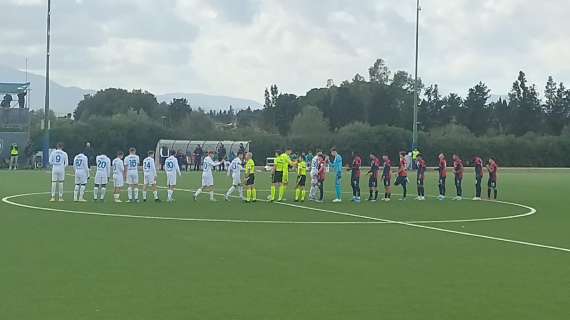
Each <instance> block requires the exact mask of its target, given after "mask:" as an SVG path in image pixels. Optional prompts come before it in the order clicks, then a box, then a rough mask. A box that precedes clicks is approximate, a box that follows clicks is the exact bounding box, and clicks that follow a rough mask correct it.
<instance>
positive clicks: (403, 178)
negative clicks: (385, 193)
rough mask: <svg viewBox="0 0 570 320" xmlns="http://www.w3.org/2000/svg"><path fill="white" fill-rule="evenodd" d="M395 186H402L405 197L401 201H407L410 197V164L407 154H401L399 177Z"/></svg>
mask: <svg viewBox="0 0 570 320" xmlns="http://www.w3.org/2000/svg"><path fill="white" fill-rule="evenodd" d="M394 185H395V186H399V185H401V186H402V191H403V196H402V198H401V199H400V200H406V197H407V196H408V163H407V162H406V153H405V152H403V151H402V152H400V165H399V166H398V177H397V178H396V182H395V183H394Z"/></svg>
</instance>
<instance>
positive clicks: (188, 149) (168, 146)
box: [155, 140, 250, 163]
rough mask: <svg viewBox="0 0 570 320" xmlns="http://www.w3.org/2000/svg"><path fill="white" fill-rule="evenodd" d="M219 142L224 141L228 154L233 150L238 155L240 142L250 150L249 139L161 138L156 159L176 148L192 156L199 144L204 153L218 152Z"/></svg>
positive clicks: (157, 146)
mask: <svg viewBox="0 0 570 320" xmlns="http://www.w3.org/2000/svg"><path fill="white" fill-rule="evenodd" d="M219 143H222V144H223V145H224V147H225V148H226V155H227V156H229V155H230V154H231V153H232V152H233V154H235V155H237V153H238V151H239V148H240V144H243V146H244V148H245V151H246V152H249V144H250V142H249V141H203V140H159V141H158V143H157V144H156V152H155V155H156V156H155V157H156V161H157V163H158V161H159V160H160V158H161V157H163V158H165V157H168V154H169V153H170V150H175V151H177V152H181V153H182V154H185V155H188V156H190V155H192V154H193V153H194V150H195V149H196V147H197V146H198V145H201V146H202V150H204V153H207V152H208V151H214V152H216V149H217V147H218V144H219Z"/></svg>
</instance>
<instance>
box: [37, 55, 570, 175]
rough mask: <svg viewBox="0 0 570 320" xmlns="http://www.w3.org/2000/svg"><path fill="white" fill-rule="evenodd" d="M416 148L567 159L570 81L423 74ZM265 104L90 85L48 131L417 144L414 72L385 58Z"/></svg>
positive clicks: (272, 95)
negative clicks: (463, 89) (501, 93)
mask: <svg viewBox="0 0 570 320" xmlns="http://www.w3.org/2000/svg"><path fill="white" fill-rule="evenodd" d="M418 84H419V89H420V92H421V96H420V100H419V101H420V102H419V119H420V123H419V128H420V136H419V142H420V149H421V150H422V151H423V152H424V154H426V157H427V159H428V160H430V159H431V158H433V160H434V161H435V155H436V154H437V153H439V152H441V151H443V152H448V153H452V152H459V153H460V154H462V155H463V156H464V157H465V158H466V159H469V157H471V156H474V155H479V156H483V157H487V156H494V157H497V159H498V160H499V163H500V164H502V165H508V166H569V165H570V157H568V156H567V155H568V154H570V142H569V141H570V139H569V137H570V90H568V89H566V87H565V86H564V84H563V83H556V82H555V81H554V79H553V78H552V77H549V78H548V80H547V82H546V85H545V88H544V99H540V96H539V90H538V89H537V87H536V85H534V84H529V83H528V81H527V79H526V75H525V74H524V72H522V71H521V72H520V73H519V74H518V76H517V78H516V79H515V81H514V82H513V85H512V87H511V90H510V92H509V93H508V97H507V98H505V99H503V98H499V99H496V100H491V90H490V89H489V88H488V87H487V85H486V84H484V83H483V82H479V83H477V84H475V86H474V87H473V88H470V89H469V90H468V92H467V94H466V96H465V97H464V98H463V97H461V96H460V95H459V94H456V93H450V94H448V95H445V96H444V95H442V94H441V93H440V89H439V86H438V85H437V84H430V85H427V86H426V85H424V84H423V83H422V82H421V80H420V81H419V82H418ZM264 98H265V99H264V100H265V101H264V107H263V109H261V110H253V109H251V108H247V109H245V110H240V111H236V110H235V109H234V108H233V107H231V106H230V107H229V108H228V109H226V110H220V111H209V112H206V111H204V110H202V109H201V108H199V107H198V108H196V107H193V106H191V102H190V101H187V100H186V99H174V100H172V101H171V102H169V103H158V101H157V100H156V97H155V96H154V95H153V94H151V93H149V92H145V91H141V90H133V91H127V90H124V89H115V88H110V89H105V90H101V91H99V92H97V93H96V94H93V95H87V96H85V98H84V99H83V100H82V101H81V102H80V103H79V104H78V106H77V108H76V110H75V112H74V114H73V117H66V118H62V119H57V118H55V117H54V116H53V115H52V118H53V119H52V129H51V136H52V141H63V142H65V143H66V145H67V148H68V150H70V152H71V153H75V152H79V151H81V149H82V147H83V145H84V142H85V141H91V142H92V143H93V145H94V146H95V147H96V148H97V150H98V151H102V152H105V153H108V154H110V155H112V154H114V152H115V151H116V150H119V149H120V150H126V149H127V148H128V147H130V146H136V147H137V148H138V149H139V150H143V151H146V150H151V149H154V147H155V145H156V143H157V141H158V140H159V139H180V140H182V139H192V140H236V139H237V140H250V141H251V142H252V144H251V146H252V149H253V151H254V152H255V159H256V161H257V162H258V163H259V162H263V161H264V159H265V157H266V156H269V155H271V154H272V153H273V151H274V150H275V149H276V148H283V147H284V146H285V145H290V146H292V147H293V148H295V149H296V150H299V151H301V150H315V149H319V148H323V149H324V148H328V147H331V146H336V147H337V148H338V149H339V150H340V151H341V153H344V155H345V158H346V159H348V158H347V156H349V154H350V152H351V151H358V152H360V153H361V154H362V155H364V156H366V155H367V154H368V153H376V154H382V153H385V154H389V155H392V156H394V157H395V156H396V155H397V154H398V152H399V151H401V150H407V149H409V148H410V144H411V126H412V114H413V100H414V80H413V78H412V77H411V76H410V75H409V74H408V73H406V72H405V71H396V72H394V73H392V72H391V71H390V69H389V68H388V66H387V65H386V63H385V62H384V60H382V59H378V60H377V61H375V63H374V64H373V65H372V66H371V67H370V68H369V74H368V79H366V78H365V77H364V76H362V75H360V74H356V75H355V76H354V77H353V79H352V80H350V81H348V80H347V81H343V82H342V83H340V84H339V85H336V84H335V82H334V81H333V80H331V79H329V80H328V81H327V84H326V86H325V87H323V88H316V89H312V90H309V91H308V92H307V93H306V94H305V95H303V96H296V95H293V94H289V93H282V92H280V91H279V89H278V87H277V85H272V86H270V87H268V88H267V89H266V90H265V93H264ZM41 117H42V114H41V112H36V113H35V114H34V117H33V120H32V128H33V129H32V141H33V143H34V145H35V146H36V147H39V146H40V145H41V132H40V121H39V119H41Z"/></svg>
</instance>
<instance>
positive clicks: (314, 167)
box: [309, 152, 322, 200]
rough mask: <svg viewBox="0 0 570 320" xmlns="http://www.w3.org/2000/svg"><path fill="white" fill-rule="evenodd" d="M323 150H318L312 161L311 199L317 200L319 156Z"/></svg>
mask: <svg viewBox="0 0 570 320" xmlns="http://www.w3.org/2000/svg"><path fill="white" fill-rule="evenodd" d="M321 154H322V152H318V153H317V154H316V155H315V157H313V160H312V161H311V190H310V191H309V200H317V192H318V191H319V156H320V155H321Z"/></svg>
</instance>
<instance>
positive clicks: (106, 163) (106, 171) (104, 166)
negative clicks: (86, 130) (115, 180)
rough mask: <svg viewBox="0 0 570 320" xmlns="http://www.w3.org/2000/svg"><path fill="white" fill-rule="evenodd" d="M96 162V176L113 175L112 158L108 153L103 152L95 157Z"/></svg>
mask: <svg viewBox="0 0 570 320" xmlns="http://www.w3.org/2000/svg"><path fill="white" fill-rule="evenodd" d="M95 163H96V164H97V173H96V174H95V176H96V177H109V176H110V175H111V159H109V157H107V156H106V155H104V154H102V155H99V156H97V158H95Z"/></svg>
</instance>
